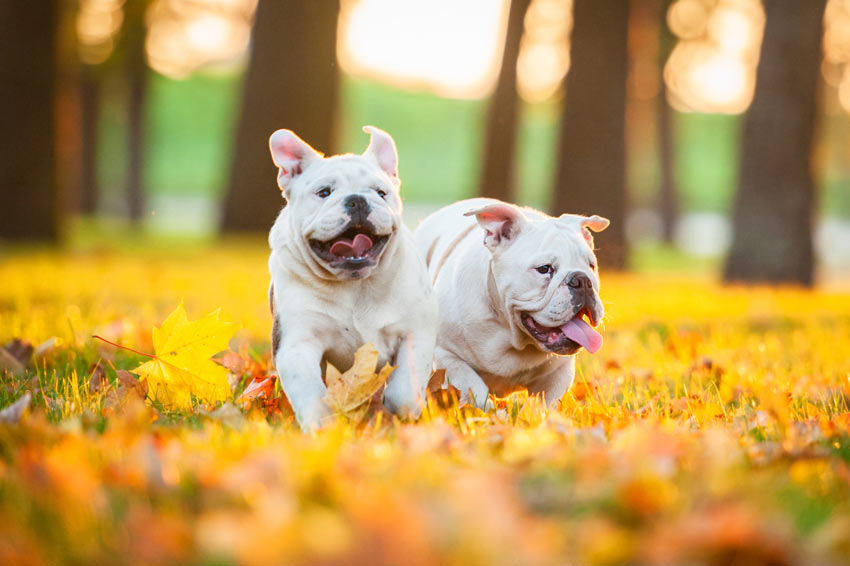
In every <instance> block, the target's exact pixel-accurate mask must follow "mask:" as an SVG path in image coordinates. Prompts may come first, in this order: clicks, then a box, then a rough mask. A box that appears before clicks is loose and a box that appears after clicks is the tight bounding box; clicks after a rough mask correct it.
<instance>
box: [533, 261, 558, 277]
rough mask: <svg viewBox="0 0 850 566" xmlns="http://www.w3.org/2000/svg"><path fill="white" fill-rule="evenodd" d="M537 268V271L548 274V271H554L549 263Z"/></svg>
mask: <svg viewBox="0 0 850 566" xmlns="http://www.w3.org/2000/svg"><path fill="white" fill-rule="evenodd" d="M535 269H536V270H537V273H542V274H543V275H546V274H547V273H552V271H554V270H553V269H552V266H551V265H549V264H548V263H547V264H546V265H541V266H539V267H536V268H535Z"/></svg>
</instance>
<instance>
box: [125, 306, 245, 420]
mask: <svg viewBox="0 0 850 566" xmlns="http://www.w3.org/2000/svg"><path fill="white" fill-rule="evenodd" d="M234 331H235V328H234V325H233V323H231V322H226V321H223V320H221V314H220V309H219V310H215V311H213V312H211V313H209V314H207V315H205V316H204V317H203V318H201V319H199V320H196V321H189V319H188V318H187V316H186V309H185V308H184V306H183V303H182V302H181V303H180V304H179V305H178V306H177V308H176V309H174V311H173V312H172V313H171V314H170V315H168V318H166V319H165V321H164V322H163V323H162V326H160V327H159V328H154V329H153V346H154V351H155V352H156V355H155V356H152V357H153V359H152V360H151V361H149V362H146V363H144V364H142V365H140V366H139V367H137V368H136V369H135V370H133V373H135V374H137V375H139V377H140V379H141V380H142V381H145V382H147V384H148V391H149V393H150V394H151V397H152V399H154V400H156V401H159V402H160V403H162V404H163V405H165V406H167V407H174V408H188V407H191V405H192V397H193V396H194V397H195V398H197V399H198V400H200V401H201V402H204V403H216V402H218V401H223V400H225V399H226V398H227V397H229V396H230V385H229V384H228V382H227V369H226V368H224V367H223V366H221V365H219V364H217V363H215V362H213V361H212V360H211V359H209V358H210V357H211V356H213V355H214V354H216V353H218V352H221V351H222V350H226V349H227V343H228V341H229V340H230V337H231V336H233V332H234Z"/></svg>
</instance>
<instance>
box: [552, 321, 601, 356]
mask: <svg viewBox="0 0 850 566" xmlns="http://www.w3.org/2000/svg"><path fill="white" fill-rule="evenodd" d="M561 332H563V333H564V336H566V337H567V338H569V339H570V340H572V341H573V342H577V343H579V344H581V345H582V346H584V348H585V350H587V351H588V352H590V353H591V354H595V353H596V352H597V351H598V350H599V348H601V347H602V335H601V334H599V333H598V332H597V331H595V330H594V329H593V327H592V326H590V325H589V324H588V323H586V322H585V321H584V319H582V318H581V317H580V316H577V317H575V318H574V319H572V320H571V321H569V322H568V323H566V324H565V325H564V326H562V327H561Z"/></svg>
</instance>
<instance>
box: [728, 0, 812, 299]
mask: <svg viewBox="0 0 850 566" xmlns="http://www.w3.org/2000/svg"><path fill="white" fill-rule="evenodd" d="M764 6H765V12H766V16H767V20H766V23H765V30H764V40H763V43H762V48H761V58H760V60H759V65H758V70H757V72H756V91H755V96H754V98H753V103H752V106H751V107H750V109H749V111H748V112H747V116H746V120H745V123H744V132H743V140H742V147H741V169H740V180H739V185H738V193H737V195H736V199H735V210H734V219H733V230H734V237H733V240H732V249H731V252H730V254H729V258H728V260H727V263H726V272H725V279H726V281H730V282H731V281H745V282H787V283H799V284H802V285H811V284H812V282H813V278H814V251H813V242H812V222H813V214H814V199H815V195H814V184H813V181H812V173H811V165H810V158H811V154H812V137H813V134H814V122H815V115H816V91H817V84H818V74H819V73H820V68H821V66H820V63H821V51H822V50H821V43H822V37H823V15H824V10H825V7H826V0H807V1H806V2H800V1H798V0H766V2H765V4H764Z"/></svg>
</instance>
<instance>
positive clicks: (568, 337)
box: [520, 272, 602, 355]
mask: <svg viewBox="0 0 850 566" xmlns="http://www.w3.org/2000/svg"><path fill="white" fill-rule="evenodd" d="M564 284H566V285H567V286H569V288H570V303H571V304H572V307H573V312H574V313H575V314H574V315H573V317H572V318H570V319H569V320H567V322H566V323H564V324H561V325H559V326H546V325H543V324H540V323H539V322H537V321H536V320H535V319H534V317H533V315H532V314H531V313H528V312H523V313H521V314H520V320H521V321H522V325H523V327H524V328H525V330H526V332H527V333H528V334H529V335H531V337H532V338H534V339H535V340H536V341H537V342H538V343H539V344H540V346H541V347H542V348H544V349H545V350H548V351H550V352H553V353H556V354H561V355H569V354H575V353H576V352H577V351H578V350H579V349H580V348H582V347H584V349H586V350H587V351H588V352H590V353H591V354H592V353H595V352H596V351H598V350H599V348H601V347H602V335H601V334H599V332H597V331H596V330H594V328H593V327H594V326H596V325H597V324H599V321H598V320H597V319H596V314H595V312H596V309H595V308H594V306H595V304H596V301H597V298H596V293H595V292H594V290H593V283H592V282H591V281H590V278H589V277H588V276H587V275H585V274H583V273H580V272H578V273H575V274H573V275H571V276H569V277H567V278H566V279H565V280H564Z"/></svg>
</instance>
